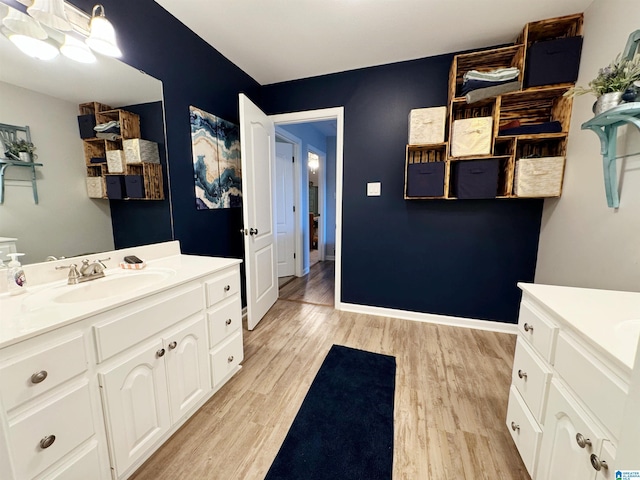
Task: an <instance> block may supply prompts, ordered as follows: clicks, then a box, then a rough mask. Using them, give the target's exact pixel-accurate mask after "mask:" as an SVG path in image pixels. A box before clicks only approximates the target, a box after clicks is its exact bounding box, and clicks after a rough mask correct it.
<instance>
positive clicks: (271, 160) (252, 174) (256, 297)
mask: <svg viewBox="0 0 640 480" xmlns="http://www.w3.org/2000/svg"><path fill="white" fill-rule="evenodd" d="M240 142H241V151H242V155H241V157H242V197H243V199H242V215H243V217H244V229H243V231H244V255H245V272H246V277H247V328H248V329H249V330H253V329H254V328H255V326H256V325H257V324H258V322H259V321H260V320H261V319H262V317H263V316H264V315H265V313H267V311H268V310H269V309H270V308H271V306H272V305H273V304H274V303H275V302H276V300H277V299H278V275H277V273H278V271H277V262H278V260H277V254H276V244H275V223H276V222H275V215H274V205H273V198H274V192H275V172H274V170H275V153H276V152H275V149H276V148H275V127H274V125H273V121H272V120H271V119H270V118H269V117H267V116H266V115H265V114H264V112H262V110H260V109H259V108H258V107H257V106H255V105H254V104H253V102H251V100H249V99H248V98H247V97H246V96H245V95H243V94H242V93H241V94H240Z"/></svg>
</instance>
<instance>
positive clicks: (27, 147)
mask: <svg viewBox="0 0 640 480" xmlns="http://www.w3.org/2000/svg"><path fill="white" fill-rule="evenodd" d="M35 151H36V147H35V145H34V144H33V143H31V142H28V141H26V140H24V139H20V140H16V141H15V142H8V143H7V152H9V153H10V154H11V155H12V156H13V157H15V158H20V152H26V153H30V154H31V156H32V157H33V159H34V160H36V159H37V158H38V156H37V155H36V154H35Z"/></svg>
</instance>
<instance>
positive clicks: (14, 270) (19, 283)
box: [7, 253, 27, 295]
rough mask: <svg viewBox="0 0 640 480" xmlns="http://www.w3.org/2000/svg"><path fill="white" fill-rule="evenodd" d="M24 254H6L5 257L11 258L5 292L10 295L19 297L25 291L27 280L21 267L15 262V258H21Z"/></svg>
mask: <svg viewBox="0 0 640 480" xmlns="http://www.w3.org/2000/svg"><path fill="white" fill-rule="evenodd" d="M22 255H24V253H8V254H7V256H8V257H11V261H10V262H9V264H8V265H9V269H8V270H7V290H8V291H9V294H10V295H19V294H21V293H24V292H26V291H27V278H26V277H25V275H24V270H23V269H22V265H20V262H19V261H18V260H17V257H21V256H22Z"/></svg>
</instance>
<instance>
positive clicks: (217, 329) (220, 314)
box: [207, 295, 242, 345]
mask: <svg viewBox="0 0 640 480" xmlns="http://www.w3.org/2000/svg"><path fill="white" fill-rule="evenodd" d="M207 319H208V321H209V335H210V338H209V342H210V345H216V344H217V343H220V342H221V341H222V340H224V339H225V338H227V337H228V336H229V335H231V334H232V333H234V332H235V331H237V330H238V329H239V328H240V327H241V326H242V303H241V302H240V296H239V295H238V296H236V297H235V298H232V299H229V300H228V301H225V302H224V303H222V304H220V306H219V307H218V308H216V309H215V310H213V311H211V312H209V313H207Z"/></svg>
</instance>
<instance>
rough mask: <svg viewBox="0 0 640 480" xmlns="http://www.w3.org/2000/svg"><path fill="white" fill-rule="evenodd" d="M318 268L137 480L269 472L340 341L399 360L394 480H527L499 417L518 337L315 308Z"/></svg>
mask: <svg viewBox="0 0 640 480" xmlns="http://www.w3.org/2000/svg"><path fill="white" fill-rule="evenodd" d="M323 263H328V262H323ZM322 267H323V268H318V269H314V271H312V272H311V274H310V275H309V276H308V277H309V278H306V279H296V280H295V281H294V282H292V283H290V284H289V285H287V286H285V287H284V289H283V291H282V292H281V294H282V298H281V299H280V300H278V302H276V304H275V305H274V306H273V307H272V308H271V310H270V311H269V312H268V313H267V315H266V316H265V318H264V319H263V320H262V321H261V322H260V324H259V325H258V326H257V328H256V329H255V330H254V331H252V332H248V331H245V332H244V335H245V337H244V343H245V360H244V363H243V369H242V370H241V371H240V372H239V373H238V374H237V375H236V376H235V377H233V378H232V379H231V380H230V381H229V382H228V383H227V384H226V385H225V386H224V387H223V388H222V389H221V390H220V391H219V392H218V393H217V394H216V395H215V396H214V397H213V398H212V399H211V400H210V401H209V402H208V403H207V404H206V405H205V406H204V407H203V408H202V409H201V410H200V411H199V412H198V413H197V414H195V415H194V416H193V417H192V418H191V419H190V420H189V421H188V422H187V423H186V424H185V426H184V427H183V428H182V429H180V430H179V431H178V432H177V433H176V434H175V435H174V436H173V437H172V438H171V439H170V440H169V441H168V442H167V443H165V445H164V446H163V447H162V448H161V449H160V450H158V452H157V453H156V454H155V455H154V456H153V457H152V458H150V459H149V460H148V461H147V462H146V463H145V464H144V465H143V466H142V467H141V468H140V469H139V470H138V471H137V472H136V474H135V475H134V476H133V477H132V478H134V479H135V480H151V479H153V480H157V479H185V480H186V479H190V480H196V479H215V480H218V479H219V480H263V479H264V476H265V475H266V473H267V470H268V469H269V466H270V465H271V463H272V461H273V459H274V458H275V455H276V453H277V452H278V449H279V448H280V445H281V444H282V441H283V440H284V437H285V435H286V433H287V431H288V429H289V427H290V425H291V423H292V422H293V419H294V417H295V415H296V413H297V411H298V409H299V407H300V405H301V404H302V401H303V399H304V396H305V395H306V393H307V390H308V388H309V385H310V384H311V382H312V381H313V378H314V377H315V374H316V373H317V371H318V369H319V368H320V365H321V364H322V361H323V359H324V357H325V355H326V354H327V352H328V351H329V349H330V348H331V345H333V344H340V345H346V346H349V347H353V348H360V349H364V350H369V351H372V352H379V353H383V354H387V355H394V356H395V357H396V361H397V374H396V395H395V412H394V415H395V438H394V442H395V447H394V467H393V479H394V480H400V479H406V480H423V479H424V480H429V479H431V480H448V479H466V480H478V479H491V480H496V479H501V480H502V479H504V480H525V479H529V476H528V475H527V473H526V469H525V467H524V465H523V464H522V462H521V460H520V457H519V456H518V453H517V451H516V448H515V446H514V445H513V443H512V441H511V438H510V436H509V434H508V432H507V429H506V426H505V422H504V419H505V415H506V408H507V397H508V392H509V384H510V380H511V365H512V359H513V353H514V349H515V336H513V335H508V334H500V333H492V332H484V331H480V330H472V329H465V328H456V327H447V326H441V325H435V324H427V323H419V322H411V321H406V320H397V319H393V318H384V317H375V316H370V315H362V314H354V313H348V312H339V311H336V310H334V309H333V308H332V307H331V306H325V305H319V303H322V302H329V303H328V304H329V305H333V298H331V301H329V300H328V293H326V292H327V291H331V294H332V295H333V290H332V277H331V276H332V275H333V273H332V272H331V273H330V274H329V273H328V271H327V270H326V268H327V267H329V268H330V267H331V266H330V265H323V266H322ZM316 271H317V272H320V271H324V272H323V273H322V274H321V273H316ZM314 273H315V277H316V280H317V281H314V279H313V275H314ZM325 274H326V276H324V279H325V280H324V281H320V280H319V279H320V278H323V275H325ZM329 277H331V279H330V280H331V281H330V282H329V280H327V278H329ZM327 282H329V283H331V286H330V287H327V286H326V285H325V290H324V293H320V292H315V293H314V292H312V290H315V289H320V290H321V289H322V288H323V285H324V284H326V283H327ZM294 284H297V285H294ZM291 285H292V287H291V288H290V289H289V290H287V291H286V292H285V291H284V290H285V289H287V287H289V286H291ZM302 285H306V288H303V287H302ZM294 287H295V289H294ZM309 287H311V288H309ZM306 300H309V301H311V303H304V302H305V301H306ZM300 480H304V479H300ZM336 480H338V479H336ZM363 480H366V479H363Z"/></svg>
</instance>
